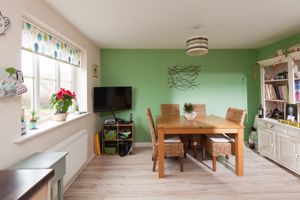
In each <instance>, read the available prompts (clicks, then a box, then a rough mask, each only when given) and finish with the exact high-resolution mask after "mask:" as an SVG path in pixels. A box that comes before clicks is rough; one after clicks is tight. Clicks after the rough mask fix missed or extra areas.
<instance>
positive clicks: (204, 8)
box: [45, 0, 300, 49]
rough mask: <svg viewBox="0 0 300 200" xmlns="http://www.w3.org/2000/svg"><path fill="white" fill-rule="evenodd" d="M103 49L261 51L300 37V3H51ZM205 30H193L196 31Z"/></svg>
mask: <svg viewBox="0 0 300 200" xmlns="http://www.w3.org/2000/svg"><path fill="white" fill-rule="evenodd" d="M45 1H46V2H47V3H48V4H49V5H51V6H52V7H53V8H54V9H55V10H57V11H58V12H59V13H60V14H61V15H62V16H64V17H65V18H66V19H67V20H69V21H70V22H71V23H72V24H73V25H74V26H75V27H77V28H78V29H79V30H80V31H81V32H82V33H83V34H85V35H86V36H87V37H88V38H90V39H91V40H92V41H94V42H95V43H96V44H97V45H98V46H99V47H101V48H151V49H153V48H162V49H182V48H185V41H186V39H187V38H188V37H190V36H193V35H199V34H200V35H206V36H207V37H208V39H209V48H217V49H224V48H226V49H227V48H259V47H262V46H264V45H267V44H269V43H271V42H274V41H277V40H279V39H282V38H285V37H288V36H291V35H293V34H295V33H298V32H300V0H45ZM198 24H199V25H201V27H200V28H199V29H193V26H195V25H198Z"/></svg>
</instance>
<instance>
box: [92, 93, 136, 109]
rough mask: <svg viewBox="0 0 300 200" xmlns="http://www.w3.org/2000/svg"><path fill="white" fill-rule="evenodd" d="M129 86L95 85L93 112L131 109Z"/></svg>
mask: <svg viewBox="0 0 300 200" xmlns="http://www.w3.org/2000/svg"><path fill="white" fill-rule="evenodd" d="M131 104H132V88H131V87H95V88H94V112H105V111H116V110H127V109H131Z"/></svg>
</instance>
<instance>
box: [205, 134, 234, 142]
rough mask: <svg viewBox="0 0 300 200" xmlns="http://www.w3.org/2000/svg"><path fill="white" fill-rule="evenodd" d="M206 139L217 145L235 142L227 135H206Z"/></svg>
mask: <svg viewBox="0 0 300 200" xmlns="http://www.w3.org/2000/svg"><path fill="white" fill-rule="evenodd" d="M206 137H207V138H208V139H209V140H211V141H212V142H216V143H226V142H234V139H233V138H230V137H227V136H225V135H206Z"/></svg>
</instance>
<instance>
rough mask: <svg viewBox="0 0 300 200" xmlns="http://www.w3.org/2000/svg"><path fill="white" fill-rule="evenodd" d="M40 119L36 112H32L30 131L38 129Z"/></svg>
mask: <svg viewBox="0 0 300 200" xmlns="http://www.w3.org/2000/svg"><path fill="white" fill-rule="evenodd" d="M38 119H39V117H38V116H37V113H36V111H35V110H32V111H31V118H30V130H34V129H37V126H36V123H37V120H38Z"/></svg>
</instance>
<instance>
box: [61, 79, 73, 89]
mask: <svg viewBox="0 0 300 200" xmlns="http://www.w3.org/2000/svg"><path fill="white" fill-rule="evenodd" d="M60 87H61V88H65V89H67V90H71V91H73V89H72V82H68V81H61V82H60Z"/></svg>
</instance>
